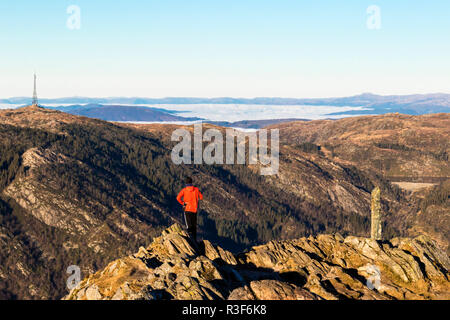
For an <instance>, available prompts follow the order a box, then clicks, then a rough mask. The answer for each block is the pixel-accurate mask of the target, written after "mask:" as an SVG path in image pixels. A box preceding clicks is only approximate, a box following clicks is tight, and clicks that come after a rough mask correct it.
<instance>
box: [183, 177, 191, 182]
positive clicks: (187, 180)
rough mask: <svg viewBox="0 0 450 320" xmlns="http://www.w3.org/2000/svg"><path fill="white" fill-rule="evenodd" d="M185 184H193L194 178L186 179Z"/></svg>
mask: <svg viewBox="0 0 450 320" xmlns="http://www.w3.org/2000/svg"><path fill="white" fill-rule="evenodd" d="M184 182H186V184H191V183H192V178H191V177H186V179H184Z"/></svg>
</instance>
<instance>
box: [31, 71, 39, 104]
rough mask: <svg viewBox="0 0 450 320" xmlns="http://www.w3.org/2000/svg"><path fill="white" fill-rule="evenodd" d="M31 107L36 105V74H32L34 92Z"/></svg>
mask: <svg viewBox="0 0 450 320" xmlns="http://www.w3.org/2000/svg"><path fill="white" fill-rule="evenodd" d="M32 105H33V106H37V105H38V98H37V91H36V73H35V74H34V91H33V103H32Z"/></svg>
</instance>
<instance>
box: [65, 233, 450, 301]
mask: <svg viewBox="0 0 450 320" xmlns="http://www.w3.org/2000/svg"><path fill="white" fill-rule="evenodd" d="M449 268H450V260H449V258H448V256H447V255H446V254H445V253H444V252H442V251H440V250H439V249H438V248H437V247H436V245H435V244H434V243H433V242H432V241H431V240H430V239H429V238H427V237H424V236H421V237H418V238H415V239H408V238H395V239H392V240H390V241H384V242H377V241H375V240H372V239H367V238H366V239H364V238H358V237H354V236H349V237H346V238H343V237H342V236H341V235H339V234H336V235H318V236H316V237H311V236H310V237H308V238H301V239H294V240H286V241H271V242H270V243H268V244H265V245H260V246H257V247H253V248H251V249H249V250H248V251H246V252H243V253H240V254H237V255H233V254H231V253H230V252H228V251H226V250H223V249H222V248H220V247H219V246H213V245H212V244H211V243H210V242H209V241H208V240H203V241H202V242H201V243H199V244H197V245H194V244H193V243H192V241H191V240H190V239H189V237H188V235H187V233H186V232H185V231H184V230H183V229H182V228H181V227H180V226H179V225H177V224H175V225H172V226H171V227H169V228H167V229H166V230H164V231H163V232H162V235H161V236H160V237H157V238H155V239H154V240H153V242H152V243H151V244H150V245H149V246H148V247H147V248H144V247H140V249H139V252H137V253H135V254H133V255H131V256H128V257H124V258H120V259H117V260H115V261H113V262H111V263H110V264H108V265H107V266H106V267H105V268H104V269H103V270H100V271H98V272H97V273H95V274H90V275H89V276H87V277H85V279H84V280H82V281H81V282H80V283H79V284H77V286H76V287H75V288H74V289H72V291H71V292H70V293H69V294H68V295H67V296H66V297H65V298H64V299H66V300H161V299H163V300H171V299H177V300H224V299H227V300H322V299H326V300H338V299H363V300H366V299H370V300H391V299H448V298H449V297H450V290H449V289H450V281H449V273H448V269H449Z"/></svg>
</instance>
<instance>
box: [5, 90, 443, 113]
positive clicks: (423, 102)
mask: <svg viewBox="0 0 450 320" xmlns="http://www.w3.org/2000/svg"><path fill="white" fill-rule="evenodd" d="M30 101H31V98H29V97H15V98H9V99H0V103H3V104H29V103H30ZM39 102H40V103H41V104H44V105H45V104H108V105H113V104H126V105H140V104H141V105H144V104H146V105H148V104H253V105H311V106H314V105H328V106H364V107H367V108H372V109H373V110H366V111H365V113H371V114H374V113H376V114H382V113H389V112H401V113H406V114H412V115H416V114H426V113H440V112H450V94H444V93H435V94H414V95H391V96H381V95H376V94H371V93H364V94H361V95H356V96H351V97H341V98H318V99H297V98H252V99H247V98H229V97H224V98H189V97H178V98H173V97H172V98H171V97H169V98H138V97H132V98H127V97H109V98H87V97H68V98H57V99H40V100H39ZM355 112H356V111H347V112H345V114H353V113H355ZM340 114H341V113H340ZM358 114H361V112H360V111H358Z"/></svg>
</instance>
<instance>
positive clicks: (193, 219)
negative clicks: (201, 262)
mask: <svg viewBox="0 0 450 320" xmlns="http://www.w3.org/2000/svg"><path fill="white" fill-rule="evenodd" d="M185 182H186V187H185V188H184V189H183V190H181V191H180V193H179V194H178V196H177V201H178V202H179V203H180V204H181V205H183V208H184V221H185V223H186V226H187V231H188V233H189V236H190V237H191V239H193V240H194V241H195V242H196V241H197V211H198V201H199V200H203V195H202V194H201V193H200V191H199V190H198V188H197V187H194V186H193V185H192V178H191V177H187V178H186V180H185Z"/></svg>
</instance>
